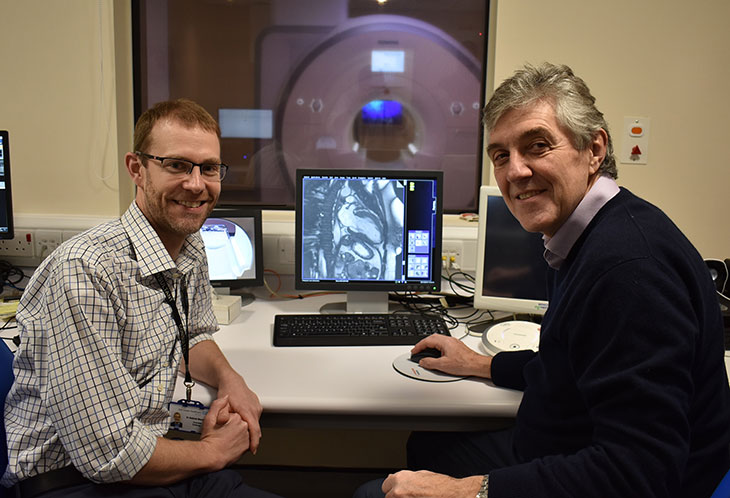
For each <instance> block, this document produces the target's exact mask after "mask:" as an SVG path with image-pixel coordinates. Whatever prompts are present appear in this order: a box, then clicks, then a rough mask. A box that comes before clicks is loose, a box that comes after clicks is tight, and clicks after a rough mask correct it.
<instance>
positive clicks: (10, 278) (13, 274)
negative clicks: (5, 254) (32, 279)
mask: <svg viewBox="0 0 730 498" xmlns="http://www.w3.org/2000/svg"><path fill="white" fill-rule="evenodd" d="M0 278H2V285H1V286H0V293H1V292H3V291H5V287H6V286H7V287H10V288H12V289H15V290H17V291H21V292H22V291H23V288H21V287H18V284H19V283H20V282H22V281H23V280H24V279H25V278H26V275H25V273H23V270H21V269H20V268H19V267H17V266H15V265H12V264H10V263H8V262H7V261H2V260H0Z"/></svg>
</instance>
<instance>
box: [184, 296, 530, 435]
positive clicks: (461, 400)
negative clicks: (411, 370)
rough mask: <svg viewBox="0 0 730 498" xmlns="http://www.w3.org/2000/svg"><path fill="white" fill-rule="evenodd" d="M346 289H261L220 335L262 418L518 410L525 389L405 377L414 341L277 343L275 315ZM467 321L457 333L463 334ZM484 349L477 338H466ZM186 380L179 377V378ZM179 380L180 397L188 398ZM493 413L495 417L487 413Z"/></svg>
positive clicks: (347, 420) (461, 420)
mask: <svg viewBox="0 0 730 498" xmlns="http://www.w3.org/2000/svg"><path fill="white" fill-rule="evenodd" d="M343 298H344V296H337V295H335V296H332V295H330V296H322V297H316V298H306V299H302V300H280V299H279V300H268V299H265V298H260V297H258V298H257V299H256V300H255V301H254V302H253V303H252V304H249V305H247V306H244V307H243V309H242V311H241V315H239V316H238V317H237V318H236V319H235V320H234V322H233V323H231V324H230V325H225V326H222V327H221V330H220V331H219V332H217V333H216V334H215V340H216V342H217V343H218V345H219V346H220V348H221V349H222V350H223V352H224V353H225V355H226V357H227V358H228V360H229V362H230V363H231V364H232V366H233V367H234V368H235V369H236V370H237V371H238V372H239V373H241V375H243V377H244V378H245V379H246V382H247V383H248V385H249V387H251V389H253V390H254V391H255V392H256V393H257V394H258V396H259V398H260V400H261V404H262V405H263V407H264V418H263V421H262V422H263V423H265V424H269V425H277V426H285V427H286V426H290V427H294V426H306V425H318V424H322V425H325V424H326V425H328V426H332V425H335V426H338V425H339V426H345V427H347V426H350V427H358V428H368V427H385V428H409V429H413V428H428V427H433V428H435V427H438V428H440V429H473V428H476V427H485V426H487V425H488V424H490V423H491V422H494V419H495V418H505V417H507V418H509V417H514V415H515V414H516V412H517V407H518V405H519V403H520V400H521V397H522V393H520V392H517V391H512V390H508V389H502V388H498V387H495V386H494V385H493V384H492V383H491V382H490V381H486V380H478V379H463V380H458V381H455V382H443V383H434V382H424V381H419V380H415V379H411V378H408V377H405V376H404V375H402V374H400V373H398V372H397V371H396V370H395V369H394V368H393V366H392V362H393V359H394V358H396V357H397V356H399V355H401V354H403V353H406V352H408V351H409V350H410V348H411V346H356V347H274V346H273V344H272V337H273V328H274V326H273V323H274V315H275V314H277V313H308V312H314V311H315V310H318V309H319V307H320V306H321V305H322V304H324V303H326V302H330V301H335V300H342V299H343ZM463 332H464V329H463V327H459V328H458V329H456V330H455V331H452V334H453V335H455V336H459V335H462V334H463ZM465 341H466V342H467V343H468V344H469V345H470V346H471V347H473V348H475V349H477V350H479V347H480V346H479V342H480V340H479V338H478V337H469V338H467V339H466V340H465ZM181 380H182V379H181ZM184 393H185V388H184V386H183V385H182V381H179V382H178V383H177V386H176V391H175V398H176V399H178V398H183V397H184ZM213 396H214V392H213V391H212V390H211V389H209V388H207V387H206V386H196V387H195V389H194V393H193V397H194V398H195V399H198V400H199V401H202V402H203V403H206V404H207V403H209V402H210V401H211V400H212V399H213ZM490 419H491V420H490Z"/></svg>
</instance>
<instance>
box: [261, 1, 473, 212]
mask: <svg viewBox="0 0 730 498" xmlns="http://www.w3.org/2000/svg"><path fill="white" fill-rule="evenodd" d="M257 51H258V54H257V60H258V61H259V91H258V100H259V102H258V103H257V106H258V107H259V108H260V109H273V116H272V118H273V137H272V138H273V139H272V140H269V141H266V140H263V141H261V142H260V146H262V148H264V149H267V150H266V153H265V154H257V156H258V157H257V156H255V157H254V158H255V159H258V163H259V164H257V166H256V167H257V171H258V172H259V175H260V178H261V180H260V181H261V182H262V185H263V184H265V183H264V182H268V184H271V183H272V182H274V183H278V184H280V185H282V186H283V187H284V189H285V190H286V193H287V195H289V196H291V199H293V198H294V178H295V176H296V175H295V171H296V169H297V168H314V167H316V168H333V169H339V170H346V169H352V168H373V169H423V170H443V171H444V208H445V210H446V211H451V212H454V211H458V210H464V206H465V205H475V204H476V196H477V186H478V185H479V183H480V174H481V167H480V165H479V164H478V162H479V161H480V160H481V159H480V157H481V154H480V151H479V148H480V146H481V137H480V135H479V131H480V129H481V128H480V126H479V119H480V107H481V104H480V102H481V90H482V83H481V81H482V76H483V69H482V64H481V63H480V61H479V60H477V58H476V57H474V55H473V54H472V53H470V52H469V51H467V50H466V49H465V48H464V46H462V44H461V43H459V42H458V41H457V40H455V39H454V38H453V37H451V36H450V35H448V34H447V33H445V32H444V31H442V30H440V29H438V28H436V27H434V26H432V25H430V24H427V23H425V22H422V21H419V20H417V19H413V18H409V17H403V16H394V15H371V16H363V17H358V18H352V19H348V20H346V21H344V22H343V23H342V24H340V25H339V26H337V27H336V28H334V29H333V28H311V27H310V28H307V27H278V28H273V29H270V30H267V31H266V32H265V33H263V34H262V36H261V38H260V40H259V44H258V48H257Z"/></svg>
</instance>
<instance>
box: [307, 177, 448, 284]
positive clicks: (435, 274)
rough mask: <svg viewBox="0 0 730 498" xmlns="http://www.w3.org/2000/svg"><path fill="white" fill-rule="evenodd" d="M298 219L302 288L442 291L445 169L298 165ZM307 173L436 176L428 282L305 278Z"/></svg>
mask: <svg viewBox="0 0 730 498" xmlns="http://www.w3.org/2000/svg"><path fill="white" fill-rule="evenodd" d="M296 173H297V174H296V223H295V236H294V241H295V242H294V245H295V250H294V252H295V254H294V287H295V288H296V289H302V290H326V291H342V292H351V291H353V292H357V291H375V292H378V291H380V292H438V291H440V290H441V264H440V261H441V247H442V229H443V228H442V227H443V181H444V176H443V171H438V170H403V169H399V170H377V169H347V170H340V171H337V170H333V169H320V168H317V169H308V168H302V169H297V172H296ZM305 176H343V177H350V176H351V177H357V176H361V177H383V178H386V179H388V178H390V179H415V180H419V179H435V180H436V214H437V216H436V221H435V227H434V234H435V240H434V247H433V252H432V260H433V265H432V266H431V278H430V281H428V282H422V283H414V282H404V283H398V282H364V281H348V282H336V281H331V280H327V281H317V282H312V281H305V280H302V211H303V210H302V201H303V196H302V179H303V178H304V177H305Z"/></svg>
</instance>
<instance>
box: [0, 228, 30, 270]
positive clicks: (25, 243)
mask: <svg viewBox="0 0 730 498" xmlns="http://www.w3.org/2000/svg"><path fill="white" fill-rule="evenodd" d="M34 239H35V235H34V234H33V231H32V230H25V229H22V228H16V229H15V237H14V238H12V239H8V240H0V259H3V260H5V261H7V262H8V263H12V264H14V265H18V266H34V265H35V264H36V263H37V261H36V259H35V257H34V248H33V241H34Z"/></svg>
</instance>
